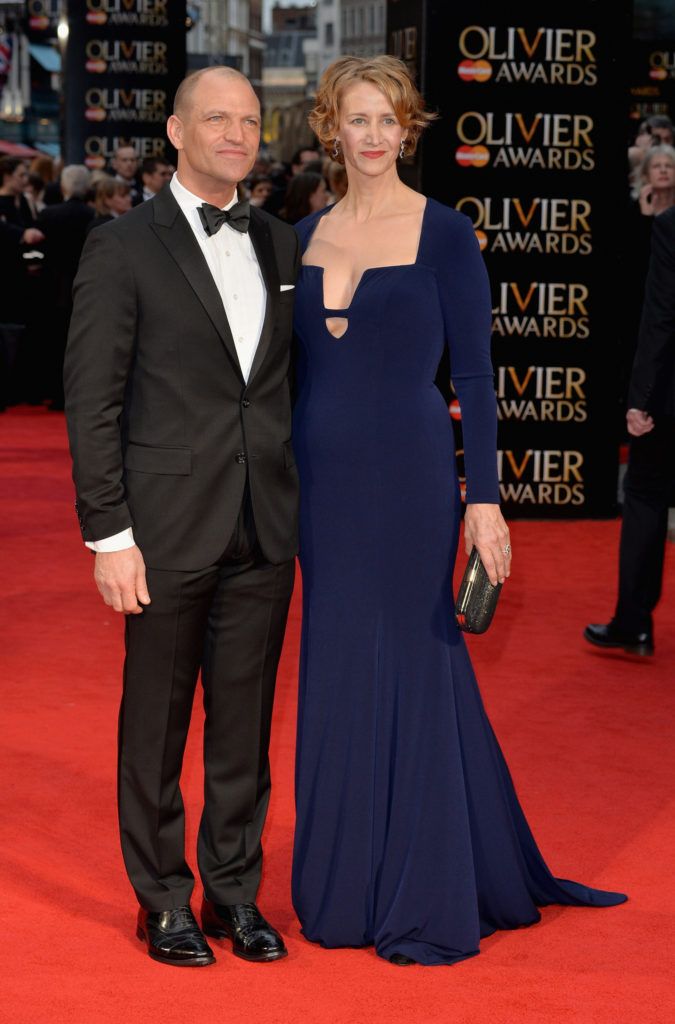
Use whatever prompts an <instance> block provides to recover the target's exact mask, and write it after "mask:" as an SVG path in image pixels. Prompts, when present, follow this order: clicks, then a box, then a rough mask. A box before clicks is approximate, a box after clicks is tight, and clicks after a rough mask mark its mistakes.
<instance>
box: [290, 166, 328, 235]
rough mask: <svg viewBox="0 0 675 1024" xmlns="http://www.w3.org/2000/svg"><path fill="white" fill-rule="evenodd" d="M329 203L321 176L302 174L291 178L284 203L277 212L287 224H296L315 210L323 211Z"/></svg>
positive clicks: (312, 173) (308, 173)
mask: <svg viewBox="0 0 675 1024" xmlns="http://www.w3.org/2000/svg"><path fill="white" fill-rule="evenodd" d="M329 202H330V195H329V193H328V189H327V188H326V182H325V181H324V178H323V175H322V174H315V173H314V172H303V173H302V174H296V176H295V177H294V178H291V181H290V183H289V186H288V189H287V191H286V202H285V204H284V206H283V208H282V209H281V210H280V212H279V216H280V217H281V219H282V220H285V221H286V223H287V224H297V222H298V221H299V220H302V218H303V217H307V216H309V214H310V213H314V212H315V211H317V210H323V208H324V206H327V205H328V203H329Z"/></svg>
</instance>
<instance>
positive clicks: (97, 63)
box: [84, 60, 108, 75]
mask: <svg viewBox="0 0 675 1024" xmlns="http://www.w3.org/2000/svg"><path fill="white" fill-rule="evenodd" d="M84 66H85V68H86V69H87V71H91V72H92V73H93V74H98V75H102V74H103V73H104V72H105V71H107V70H108V65H107V64H106V62H105V61H104V60H88V61H87V63H86V64H85V65H84Z"/></svg>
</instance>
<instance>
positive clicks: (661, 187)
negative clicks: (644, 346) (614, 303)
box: [620, 143, 675, 399]
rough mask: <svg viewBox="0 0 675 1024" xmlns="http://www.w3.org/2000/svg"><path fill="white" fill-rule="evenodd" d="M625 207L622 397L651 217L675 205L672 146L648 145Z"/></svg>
mask: <svg viewBox="0 0 675 1024" xmlns="http://www.w3.org/2000/svg"><path fill="white" fill-rule="evenodd" d="M633 196H634V198H633V201H632V202H631V204H630V207H629V210H628V217H627V220H626V228H625V235H624V237H625V239H626V253H627V264H626V268H625V285H624V288H623V313H622V336H621V346H620V375H621V393H622V397H623V398H624V399H625V397H626V394H627V390H628V382H629V379H630V374H631V367H632V365H633V359H634V357H635V349H636V346H637V338H638V332H639V328H640V317H641V314H642V303H643V299H644V289H645V279H646V277H647V268H648V266H649V252H650V247H651V233H652V226H653V224H654V220H655V218H656V217H658V216H659V215H660V214H662V213H663V212H664V210H667V209H669V207H671V206H673V205H675V149H674V148H673V147H672V146H669V145H664V144H662V143H659V144H658V145H656V146H652V147H651V148H650V149H647V150H646V152H645V156H644V158H643V160H642V163H641V165H640V168H639V173H638V175H637V178H636V182H635V186H634V190H633Z"/></svg>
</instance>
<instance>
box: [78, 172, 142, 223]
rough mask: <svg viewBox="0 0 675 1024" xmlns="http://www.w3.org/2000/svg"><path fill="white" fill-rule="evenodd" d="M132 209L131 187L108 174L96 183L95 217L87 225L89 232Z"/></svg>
mask: <svg viewBox="0 0 675 1024" xmlns="http://www.w3.org/2000/svg"><path fill="white" fill-rule="evenodd" d="M130 209H131V187H130V186H129V185H127V183H126V182H124V181H118V180H117V179H116V178H111V177H109V176H106V177H105V178H102V179H101V180H100V181H99V182H98V184H97V185H96V192H95V195H94V214H95V215H94V217H93V219H92V220H91V221H90V222H89V224H88V225H87V234H89V232H90V231H93V230H94V228H98V227H100V226H101V224H107V223H108V222H109V221H111V220H115V218H116V217H121V216H122V214H123V213H127V212H128V211H129V210H130Z"/></svg>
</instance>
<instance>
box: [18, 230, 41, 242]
mask: <svg viewBox="0 0 675 1024" xmlns="http://www.w3.org/2000/svg"><path fill="white" fill-rule="evenodd" d="M44 240H45V236H44V235H43V234H42V232H41V231H40V229H39V228H26V230H25V231H24V233H23V234H22V236H21V241H22V242H23V243H24V245H38V244H39V243H40V242H44Z"/></svg>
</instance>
